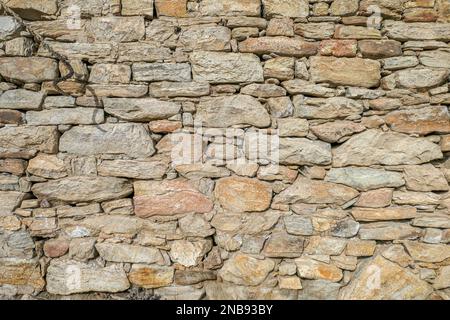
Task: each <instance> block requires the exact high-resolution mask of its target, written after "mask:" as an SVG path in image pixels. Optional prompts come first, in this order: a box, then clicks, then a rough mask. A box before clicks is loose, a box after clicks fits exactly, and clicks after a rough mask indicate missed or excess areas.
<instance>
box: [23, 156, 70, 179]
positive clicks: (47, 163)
mask: <svg viewBox="0 0 450 320" xmlns="http://www.w3.org/2000/svg"><path fill="white" fill-rule="evenodd" d="M27 171H28V172H29V173H31V174H34V175H36V176H40V177H43V178H49V179H58V178H63V177H65V176H67V172H66V167H65V166H64V161H63V160H60V159H58V157H56V156H55V155H49V154H43V153H40V154H39V155H38V156H37V157H35V158H33V159H31V160H30V161H29V163H28V167H27Z"/></svg>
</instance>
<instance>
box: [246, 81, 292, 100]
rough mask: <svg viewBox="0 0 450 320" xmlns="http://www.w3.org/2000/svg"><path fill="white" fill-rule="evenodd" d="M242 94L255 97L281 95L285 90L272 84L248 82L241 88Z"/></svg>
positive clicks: (283, 94) (284, 93)
mask: <svg viewBox="0 0 450 320" xmlns="http://www.w3.org/2000/svg"><path fill="white" fill-rule="evenodd" d="M241 93H242V94H247V95H250V96H253V97H257V98H270V97H281V96H285V95H286V90H284V89H283V88H282V87H280V86H277V85H273V84H257V83H254V84H249V85H248V86H245V87H243V88H242V89H241Z"/></svg>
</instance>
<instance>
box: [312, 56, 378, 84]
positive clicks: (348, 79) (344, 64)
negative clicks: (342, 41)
mask: <svg viewBox="0 0 450 320" xmlns="http://www.w3.org/2000/svg"><path fill="white" fill-rule="evenodd" d="M380 68H381V67H380V63H379V62H377V61H373V60H368V59H360V58H334V57H312V58H311V67H310V72H311V79H312V80H313V81H315V82H329V83H331V84H334V85H349V86H359V87H367V88H371V87H376V86H378V84H379V81H380V79H381V76H380Z"/></svg>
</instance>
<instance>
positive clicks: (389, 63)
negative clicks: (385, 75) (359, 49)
mask: <svg viewBox="0 0 450 320" xmlns="http://www.w3.org/2000/svg"><path fill="white" fill-rule="evenodd" d="M418 64H419V59H417V57H416V56H405V57H392V58H386V59H384V60H383V65H384V69H386V70H400V69H406V68H414V67H415V66H417V65H418Z"/></svg>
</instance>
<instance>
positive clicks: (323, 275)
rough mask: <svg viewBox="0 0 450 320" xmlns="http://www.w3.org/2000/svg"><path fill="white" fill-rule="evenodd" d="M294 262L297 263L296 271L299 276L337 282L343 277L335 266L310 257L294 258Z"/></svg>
mask: <svg viewBox="0 0 450 320" xmlns="http://www.w3.org/2000/svg"><path fill="white" fill-rule="evenodd" d="M295 264H296V265H297V272H298V275H299V276H300V278H305V279H312V280H319V279H323V280H329V281H331V282H339V281H340V280H341V279H342V277H343V274H342V270H341V269H339V268H337V267H336V266H334V265H332V264H327V263H323V262H320V261H317V260H313V259H311V258H303V257H302V258H298V259H295Z"/></svg>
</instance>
